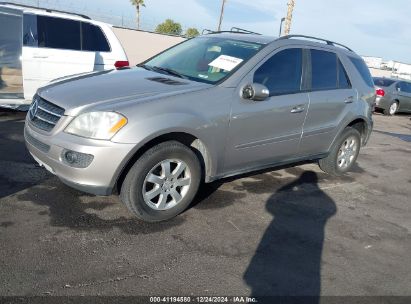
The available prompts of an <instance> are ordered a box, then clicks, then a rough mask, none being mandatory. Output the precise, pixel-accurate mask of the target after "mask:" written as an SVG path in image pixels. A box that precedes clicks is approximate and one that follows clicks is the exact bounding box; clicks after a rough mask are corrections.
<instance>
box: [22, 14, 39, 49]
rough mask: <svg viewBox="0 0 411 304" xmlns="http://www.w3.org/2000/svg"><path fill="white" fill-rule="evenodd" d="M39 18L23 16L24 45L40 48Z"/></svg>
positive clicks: (30, 15) (28, 15) (29, 15)
mask: <svg viewBox="0 0 411 304" xmlns="http://www.w3.org/2000/svg"><path fill="white" fill-rule="evenodd" d="M38 39H39V37H38V34H37V16H36V15H32V14H24V16H23V45H24V46H31V47H38V45H39V40H38Z"/></svg>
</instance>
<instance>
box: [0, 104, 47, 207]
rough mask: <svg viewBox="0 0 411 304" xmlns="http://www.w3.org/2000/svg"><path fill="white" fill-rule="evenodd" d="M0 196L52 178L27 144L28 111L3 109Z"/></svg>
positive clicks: (0, 144)
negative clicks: (26, 125)
mask: <svg viewBox="0 0 411 304" xmlns="http://www.w3.org/2000/svg"><path fill="white" fill-rule="evenodd" d="M0 116H1V117H4V118H6V119H5V120H2V121H0V168H1V170H0V199H1V198H3V197H6V196H9V195H12V194H14V193H17V192H19V191H22V190H24V189H27V188H30V187H32V186H34V185H36V184H38V183H40V182H42V181H44V180H46V179H47V178H50V177H51V174H49V173H48V172H47V171H46V170H44V169H42V168H40V167H39V166H38V165H37V164H36V162H35V161H34V160H33V158H32V157H31V156H30V154H29V152H28V151H27V149H26V146H25V144H24V135H23V128H24V118H25V113H22V112H16V111H11V110H1V111H0Z"/></svg>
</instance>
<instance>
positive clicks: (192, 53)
mask: <svg viewBox="0 0 411 304" xmlns="http://www.w3.org/2000/svg"><path fill="white" fill-rule="evenodd" d="M262 47H263V45H262V44H259V43H253V42H245V41H239V40H230V39H225V38H216V37H200V38H195V39H191V40H188V41H186V42H184V43H182V44H179V45H177V46H175V47H173V48H171V49H169V50H167V51H165V52H164V53H162V54H159V55H157V56H156V57H154V58H153V59H151V60H149V61H147V62H146V63H145V64H143V65H140V66H141V67H144V68H146V69H150V70H153V71H156V72H159V73H165V74H170V75H174V76H177V77H181V78H187V79H190V80H194V81H200V82H206V83H216V82H219V81H220V80H222V79H224V78H225V77H227V76H228V75H230V74H232V73H233V72H234V71H235V70H236V69H237V68H239V67H240V66H241V65H242V64H244V63H245V62H246V61H247V60H249V59H250V58H251V57H252V56H254V55H255V54H256V53H257V52H258V51H259V50H261V49H262Z"/></svg>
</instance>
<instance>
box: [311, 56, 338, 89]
mask: <svg viewBox="0 0 411 304" xmlns="http://www.w3.org/2000/svg"><path fill="white" fill-rule="evenodd" d="M311 66H312V68H311V69H312V90H314V91H316V90H334V89H337V87H338V83H337V55H336V54H335V53H332V52H326V51H319V50H311Z"/></svg>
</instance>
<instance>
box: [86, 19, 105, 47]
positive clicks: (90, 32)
mask: <svg viewBox="0 0 411 304" xmlns="http://www.w3.org/2000/svg"><path fill="white" fill-rule="evenodd" d="M81 32H82V49H83V50H84V51H92V52H110V46H109V44H108V42H107V39H106V37H105V35H104V34H103V31H102V30H101V28H99V27H98V26H95V25H93V24H90V23H86V22H82V23H81Z"/></svg>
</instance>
